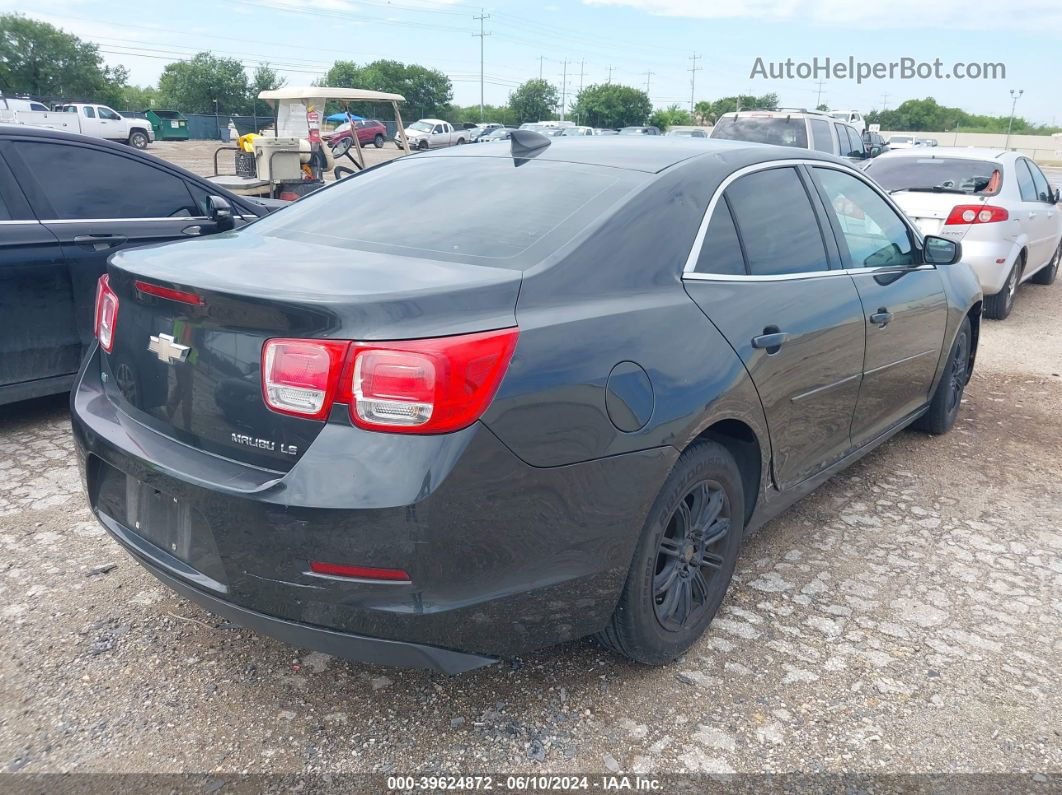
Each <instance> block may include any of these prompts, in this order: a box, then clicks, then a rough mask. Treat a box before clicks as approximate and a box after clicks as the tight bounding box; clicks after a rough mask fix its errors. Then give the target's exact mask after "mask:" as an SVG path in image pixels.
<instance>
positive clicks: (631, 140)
mask: <svg viewBox="0 0 1062 795" xmlns="http://www.w3.org/2000/svg"><path fill="white" fill-rule="evenodd" d="M548 140H549V142H550V144H549V146H547V147H545V148H544V149H542V150H541V151H539V152H538V153H536V154H535V155H534V156H533V157H534V159H536V160H548V161H554V162H561V163H578V164H580V165H588V166H605V167H608V168H622V169H627V170H630V171H645V172H648V173H650V174H655V173H659V172H661V171H663V170H664V169H667V168H670V167H671V166H674V165H676V164H678V163H681V162H683V161H685V160H689V159H690V158H694V157H699V156H704V155H711V154H716V155H734V154H740V153H744V154H745V157H744V158H743V159H746V160H748V161H750V162H758V161H761V160H782V159H788V160H791V159H793V158H800V159H815V160H828V161H831V162H846V161H841V160H840V159H839V158H836V157H834V156H832V155H827V154H825V153H823V152H816V151H814V150H810V149H794V148H792V147H788V146H770V145H767V144H755V143H749V142H748V141H726V140H719V139H712V138H668V137H667V136H665V135H659V136H657V135H654V136H619V135H615V136H607V137H602V136H561V137H559V138H549V139H548ZM510 151H511V150H510V149H508V148H506V147H501V148H500V149H499V148H498V147H478V146H461V147H450V148H448V149H436V150H433V151H432V150H430V151H427V152H421V153H419V154H415V155H411V157H415V158H422V157H511V155H510Z"/></svg>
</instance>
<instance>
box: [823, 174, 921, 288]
mask: <svg viewBox="0 0 1062 795" xmlns="http://www.w3.org/2000/svg"><path fill="white" fill-rule="evenodd" d="M812 171H813V172H814V174H815V178H816V179H818V181H819V184H821V185H822V189H823V192H824V193H825V194H826V198H827V199H828V200H829V205H830V209H831V210H832V211H833V214H834V217H835V218H836V219H837V224H838V226H839V227H840V230H841V234H842V235H843V237H844V242H845V246H846V247H847V249H848V254H849V258H850V259H851V266H852V267H854V268H880V267H907V266H910V265H914V264H915V257H914V249H913V247H912V246H911V237H910V235H909V234H908V232H907V226H906V225H905V224H904V222H903V221H902V220H901V219H900V217H899V216H898V215H897V214H896V211H895V210H893V209H892V208H891V207H890V206H889V205H888V203H887V202H886V201H885V200H884V199H883V198H882V197H881V196H880V195H878V193H877V192H875V191H874V190H873V189H872V188H871V187H870V186H869V185H867V184H866V183H865V182H863V181H862V180H861V179H857V178H856V177H853V176H852V175H851V174H845V173H844V172H842V171H837V170H836V169H833V168H818V167H816V168H813V169H812Z"/></svg>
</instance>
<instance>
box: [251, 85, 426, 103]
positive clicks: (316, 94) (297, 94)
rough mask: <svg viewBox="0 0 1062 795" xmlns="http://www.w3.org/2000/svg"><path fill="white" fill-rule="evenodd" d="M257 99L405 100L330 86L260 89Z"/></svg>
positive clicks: (385, 94) (394, 96) (401, 97)
mask: <svg viewBox="0 0 1062 795" xmlns="http://www.w3.org/2000/svg"><path fill="white" fill-rule="evenodd" d="M258 98H259V99H264V100H265V101H266V102H268V101H270V100H276V99H317V98H323V99H345V100H349V101H353V102H405V101H406V98H405V97H403V96H402V95H401V94H388V93H387V92H385V91H369V90H367V89H364V88H332V87H330V86H285V87H284V88H275V89H273V90H272V91H262V92H261V93H259V95H258Z"/></svg>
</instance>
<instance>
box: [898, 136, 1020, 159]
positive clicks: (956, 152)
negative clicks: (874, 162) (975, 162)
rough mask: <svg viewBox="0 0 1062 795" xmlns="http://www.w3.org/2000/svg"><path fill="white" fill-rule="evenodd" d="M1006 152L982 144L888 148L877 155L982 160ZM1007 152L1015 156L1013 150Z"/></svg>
mask: <svg viewBox="0 0 1062 795" xmlns="http://www.w3.org/2000/svg"><path fill="white" fill-rule="evenodd" d="M893 137H896V136H893ZM906 137H911V136H906ZM1007 154H1008V152H1007V150H1005V149H992V148H989V147H984V146H931V147H914V148H913V149H890V150H889V151H888V152H884V153H882V154H881V155H879V157H888V158H894V157H921V158H927V157H965V158H971V157H973V158H981V159H983V160H999V159H1001V158H1002V157H1004V156H1005V155H1007ZM1009 154H1014V155H1015V156H1017V154H1016V153H1014V152H1010V153H1009Z"/></svg>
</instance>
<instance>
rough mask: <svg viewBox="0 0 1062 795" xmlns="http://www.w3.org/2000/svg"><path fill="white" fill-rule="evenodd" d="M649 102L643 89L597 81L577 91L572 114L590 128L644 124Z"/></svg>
mask: <svg viewBox="0 0 1062 795" xmlns="http://www.w3.org/2000/svg"><path fill="white" fill-rule="evenodd" d="M652 111H653V103H652V102H650V101H649V95H648V94H646V93H645V92H644V91H642V90H640V89H637V88H631V87H630V86H621V85H619V84H618V83H598V84H596V85H592V86H587V87H586V88H584V89H583V90H582V91H580V92H579V96H578V97H577V98H576V100H575V105H574V107H573V108H572V116H578V117H579V121H580V122H581V123H583V124H587V125H590V126H591V127H627V126H630V125H633V124H644V123H645V121H646V119H648V118H649V114H650V113H652Z"/></svg>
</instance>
